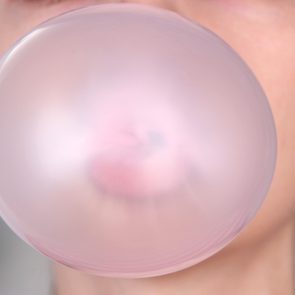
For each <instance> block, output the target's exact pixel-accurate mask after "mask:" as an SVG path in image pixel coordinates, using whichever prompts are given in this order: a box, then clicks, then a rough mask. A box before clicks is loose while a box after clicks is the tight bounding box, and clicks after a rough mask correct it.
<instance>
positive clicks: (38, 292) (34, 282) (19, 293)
mask: <svg viewBox="0 0 295 295" xmlns="http://www.w3.org/2000/svg"><path fill="white" fill-rule="evenodd" d="M51 277H52V275H51V262H50V261H49V259H47V258H46V257H45V256H43V255H42V254H40V253H39V252H37V251H36V250H34V249H32V248H31V247H30V246H28V245H27V244H26V243H25V242H23V241H22V240H21V239H20V238H18V237H17V236H16V235H15V234H14V233H13V232H12V231H11V230H10V229H9V228H8V227H7V225H6V224H5V223H4V221H3V220H2V219H1V217H0V295H52V291H53V288H52V285H53V284H52V279H51Z"/></svg>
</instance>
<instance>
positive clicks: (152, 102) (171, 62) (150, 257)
mask: <svg viewBox="0 0 295 295" xmlns="http://www.w3.org/2000/svg"><path fill="white" fill-rule="evenodd" d="M0 110H1V116H0V163H1V165H0V194H1V198H0V212H1V216H2V217H3V218H4V220H5V221H6V222H7V223H8V224H9V225H10V226H11V227H12V228H13V229H14V231H15V232H16V233H17V234H18V235H19V236H21V237H22V238H23V239H24V240H25V241H27V242H28V243H29V244H31V245H32V246H33V247H35V248H36V249H38V250H39V251H41V252H42V253H44V254H46V255H48V256H49V257H51V258H53V259H55V260H57V261H59V262H61V263H64V264H66V265H68V266H71V267H73V268H76V269H79V270H84V271H87V272H90V273H94V274H97V275H102V276H114V277H147V276H156V275H162V274H166V273H170V272H174V271H177V270H181V269H184V268H186V267H189V266H191V265H193V264H196V263H198V262H200V261H202V260H204V259H206V258H208V257H209V256H211V255H213V254H214V253H216V252H217V251H219V250H221V249H222V248H223V247H225V246H226V245H227V244H228V243H229V242H230V241H232V240H233V239H234V238H235V237H236V236H237V234H238V233H239V232H240V231H241V230H242V229H243V228H244V227H245V226H246V225H247V224H248V223H249V222H250V220H251V219H252V218H253V217H254V216H255V214H256V212H257V210H258V209H259V207H260V206H261V203H262V202H263V200H264V198H265V197H266V194H267V191H268V189H269V187H270V184H271V180H272V176H273V173H274V169H275V161H276V133H275V126H274V121H273V117H272V113H271V109H270V107H269V104H268V101H267V98H266V97H265V95H264V93H263V90H262V89H261V87H260V85H259V83H258V82H257V81H256V79H255V77H254V76H253V74H252V72H251V71H250V69H249V68H248V67H247V66H246V64H245V63H244V62H243V61H242V60H241V58H240V57H239V56H238V55H237V54H236V53H235V52H234V51H233V50H232V49H231V48H230V47H229V46H228V45H227V44H226V43H225V42H224V41H222V40H221V39H220V38H219V37H218V36H216V35H215V34H213V33H211V32H210V31H208V30H206V29H204V28H203V27H201V26H200V25H198V24H196V23H193V22H191V21H189V20H187V19H185V18H183V17H181V16H180V15H177V14H175V13H173V12H169V11H165V10H162V9H157V8H151V7H148V6H144V5H136V4H104V5H96V6H90V7H87V8H84V9H80V10H76V11H72V12H69V13H66V14H63V15H61V16H58V17H56V18H53V19H50V20H49V21H47V22H45V23H43V24H41V25H39V26H38V27H37V28H36V29H35V30H33V31H32V32H31V33H30V34H28V35H26V36H25V37H24V38H22V39H21V40H20V41H19V42H18V43H17V44H15V46H13V47H12V48H11V49H10V50H9V51H8V52H7V53H6V54H5V56H3V57H2V59H1V62H0Z"/></svg>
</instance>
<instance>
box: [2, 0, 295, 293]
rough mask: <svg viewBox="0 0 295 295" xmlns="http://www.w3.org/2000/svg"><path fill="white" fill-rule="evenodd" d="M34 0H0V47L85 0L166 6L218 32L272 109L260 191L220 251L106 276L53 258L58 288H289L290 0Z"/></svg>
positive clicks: (294, 41) (294, 168) (294, 76)
mask: <svg viewBox="0 0 295 295" xmlns="http://www.w3.org/2000/svg"><path fill="white" fill-rule="evenodd" d="M47 2H48V3H46V1H38V0H35V1H34V0H30V1H29V0H23V1H21V0H4V1H3V0H2V1H1V2H0V54H1V53H3V52H4V51H5V50H6V49H7V48H9V46H11V45H12V44H13V42H14V41H15V40H16V39H18V38H19V37H20V36H22V35H23V34H24V33H26V32H28V31H30V30H31V29H32V28H33V27H34V26H35V25H37V24H38V23H40V22H41V21H44V20H45V19H47V18H49V17H52V16H55V15H57V14H59V13H61V12H65V11H67V10H69V9H73V8H77V7H81V6H84V5H88V4H97V3H104V2H106V3H110V2H136V3H143V4H149V5H154V6H160V7H163V8H165V9H171V10H174V11H176V12H178V13H179V14H181V15H184V16H186V17H188V18H191V19H192V20H195V21H197V22H199V23H200V24H202V25H204V26H205V27H207V28H209V29H211V30H212V31H213V32H215V33H217V34H218V35H219V36H220V37H222V38H223V39H224V40H225V41H226V42H228V43H229V44H230V45H231V46H232V47H233V48H234V49H235V50H236V51H237V52H238V54H239V55H241V56H242V58H243V59H244V60H245V61H246V62H247V63H248V65H249V66H250V68H251V69H252V70H253V72H254V74H255V75H256V77H257V79H258V80H259V82H260V83H261V85H262V87H263V88H264V90H265V93H266V95H267V96H268V98H269V102H270V105H271V108H272V111H273V115H274V119H275V124H276V128H277V137H278V158H277V166H276V171H275V174H274V178H273V182H272V185H271V188H270V190H269V192H268V195H267V198H266V200H265V202H264V204H263V206H262V208H261V209H260V211H259V212H258V214H257V215H256V217H255V218H254V220H253V221H252V222H251V223H250V224H249V225H248V226H247V227H246V228H245V229H244V230H243V231H242V233H241V234H240V235H239V236H238V237H237V238H236V239H235V240H234V241H233V242H232V243H230V244H229V245H228V246H227V247H225V248H224V249H223V250H222V251H220V252H219V253H217V254H215V255H214V256H212V257H211V258H209V259H207V260H206V261H204V262H202V263H199V264H197V265H195V266H193V267H191V268H188V269H186V270H183V271H180V272H177V273H174V274H170V275H165V276H161V277H156V278H147V279H136V280H132V279H128V280H127V279H111V278H108V279H105V278H99V277H95V276H91V275H87V274H85V273H81V272H78V271H75V270H72V269H69V268H67V267H65V266H61V265H59V264H55V265H54V271H55V283H56V292H57V294H58V295H92V294H93V295H94V294H95V295H97V294H99V295H100V294H102V295H125V294H126V295H139V294H140V295H154V294H156V295H158V294H159V295H166V294H167V295H168V294H169V295H174V294H178V295H179V294H183V295H191V294H194V295H198V294H202V295H216V294H227V295H231V294H239V295H249V294H259V295H276V294H278V295H281V294H284V295H289V294H295V288H294V283H293V276H294V274H295V270H294V225H295V216H294V212H295V181H294V180H295V115H294V113H295V63H294V60H295V2H294V1H293V0H280V1H274V0H268V1H267V0H175V1H173V0H162V1H161V0H159V1H152V0H150V1H148V0H146V1H145V0H137V1H135V0H133V1H95V0H86V1H81V0H68V1H58V2H56V3H54V1H52V3H49V1H47Z"/></svg>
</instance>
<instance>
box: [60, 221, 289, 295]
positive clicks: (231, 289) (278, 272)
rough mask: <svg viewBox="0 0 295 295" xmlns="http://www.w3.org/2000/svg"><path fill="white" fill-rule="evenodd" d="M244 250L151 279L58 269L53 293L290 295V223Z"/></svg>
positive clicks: (223, 253) (230, 249)
mask: <svg viewBox="0 0 295 295" xmlns="http://www.w3.org/2000/svg"><path fill="white" fill-rule="evenodd" d="M245 248H246V249H241V248H237V249H235V248H234V247H231V246H228V247H226V248H225V249H224V250H223V251H221V252H220V253H218V254H216V255H214V256H213V257H211V258H210V259H208V260H206V261H204V262H203V263H200V264H198V265H196V266H194V267H191V268H189V269H186V270H184V271H181V272H178V273H175V274H170V275H166V276H162V277H156V278H149V279H136V280H131V279H129V280H127V279H110V278H107V279H106V278H99V277H95V276H91V275H87V274H85V273H81V272H78V271H75V270H72V269H69V268H67V267H64V266H61V265H56V266H55V274H56V289H57V295H138V294H141V295H148V294H161V295H168V294H169V295H176V294H186V295H197V294H207V295H213V294H220V293H222V294H228V295H231V294H237V292H238V293H239V294H240V295H247V294H267V295H272V294H274V295H276V294H284V295H291V294H293V292H294V286H293V274H294V269H293V267H294V266H293V264H294V261H293V252H294V223H293V222H292V223H291V222H290V223H289V224H287V225H286V226H284V227H283V228H281V229H280V230H278V231H277V232H275V233H273V234H272V235H271V236H269V237H268V238H267V239H264V241H263V242H261V243H259V244H255V245H249V246H247V247H245ZM237 290H238V291H237Z"/></svg>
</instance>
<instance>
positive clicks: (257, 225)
mask: <svg viewBox="0 0 295 295" xmlns="http://www.w3.org/2000/svg"><path fill="white" fill-rule="evenodd" d="M220 21H221V22H222V20H220ZM238 22H240V21H237V20H230V18H227V19H224V23H223V24H222V25H221V26H220V25H219V26H217V24H212V23H209V22H208V23H207V25H208V27H209V28H211V29H212V30H213V31H215V32H217V34H219V35H220V36H222V37H223V38H224V39H225V40H226V41H227V42H228V43H229V44H230V45H231V46H232V47H233V48H234V49H235V50H236V51H237V52H238V53H239V54H240V55H241V56H242V57H243V58H244V60H246V62H247V63H248V65H249V66H250V68H251V69H252V70H253V72H254V73H255V75H256V76H257V78H258V80H259V81H260V83H261V85H262V86H263V88H264V90H265V92H266V94H267V96H268V99H269V103H270V106H271V109H272V112H273V116H274V119H275V123H276V129H277V140H278V155H277V166H276V171H275V175H274V178H273V182H272V186H271V188H270V191H269V193H268V196H267V198H266V200H265V202H264V204H263V206H262V208H261V210H260V211H259V212H258V214H257V216H256V218H255V219H254V220H253V221H252V222H251V223H250V224H249V226H248V227H247V228H246V229H245V230H244V231H243V232H242V233H241V235H240V236H239V238H238V239H236V240H235V241H234V242H233V243H232V244H231V245H230V246H229V248H230V247H237V246H238V247H242V246H245V245H248V244H249V243H258V242H260V241H262V240H265V239H266V238H267V237H268V236H269V235H272V234H273V233H274V232H275V231H276V230H278V229H280V228H281V227H282V226H284V225H285V224H286V223H287V222H289V221H292V220H293V219H294V213H295V181H294V180H295V153H294V151H295V128H294V126H295V116H294V110H295V100H294V97H295V83H294V82H295V81H294V80H295V78H294V77H295V65H294V63H292V62H290V61H292V60H294V58H295V38H294V35H295V29H292V30H290V29H289V27H288V26H287V24H284V23H282V24H280V25H278V24H276V25H275V26H274V25H272V26H271V25H269V26H268V25H259V24H255V30H253V29H252V28H251V25H250V24H248V23H247V22H246V21H244V22H242V21H241V22H240V23H239V26H238V27H239V29H240V30H239V34H237V33H236V32H235V31H234V29H232V30H231V29H229V28H232V27H233V25H232V23H236V24H237V23H238ZM205 23H206V22H205ZM285 26H286V27H285ZM269 40H272V44H270V42H269Z"/></svg>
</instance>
